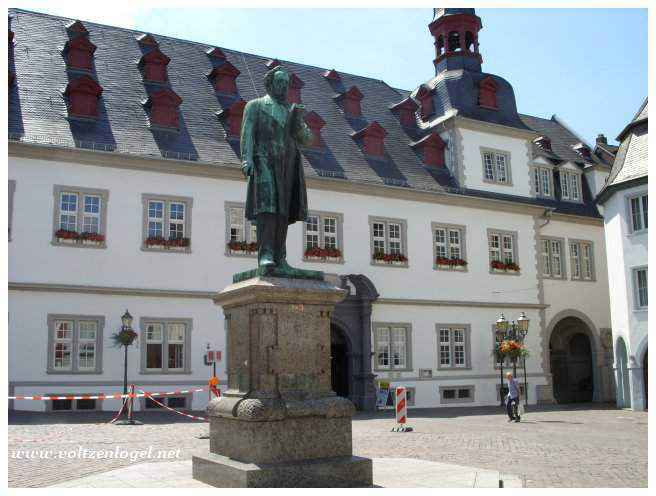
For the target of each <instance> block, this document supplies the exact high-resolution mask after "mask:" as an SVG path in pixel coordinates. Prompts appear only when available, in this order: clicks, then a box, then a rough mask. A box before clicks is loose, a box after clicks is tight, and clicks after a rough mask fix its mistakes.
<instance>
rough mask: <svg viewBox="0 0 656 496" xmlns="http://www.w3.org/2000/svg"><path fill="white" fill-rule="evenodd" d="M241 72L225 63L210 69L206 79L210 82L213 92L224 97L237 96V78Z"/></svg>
mask: <svg viewBox="0 0 656 496" xmlns="http://www.w3.org/2000/svg"><path fill="white" fill-rule="evenodd" d="M239 74H241V72H240V71H239V69H237V68H236V67H235V66H234V65H232V64H231V63H230V62H228V61H226V62H224V63H223V64H221V65H220V66H218V67H215V68H214V69H212V71H211V72H210V73H209V75H208V77H209V78H210V79H211V80H212V84H213V85H214V91H216V92H217V93H221V94H224V95H235V94H237V76H239Z"/></svg>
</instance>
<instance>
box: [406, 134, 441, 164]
mask: <svg viewBox="0 0 656 496" xmlns="http://www.w3.org/2000/svg"><path fill="white" fill-rule="evenodd" d="M410 147H412V149H413V150H416V151H418V152H419V153H420V154H421V157H422V161H423V162H424V165H428V166H431V167H444V164H445V161H444V150H445V148H446V143H445V142H444V140H442V138H441V137H440V135H439V134H437V133H436V132H431V133H430V134H427V135H426V136H424V137H423V138H421V139H420V140H418V141H415V142H413V143H410Z"/></svg>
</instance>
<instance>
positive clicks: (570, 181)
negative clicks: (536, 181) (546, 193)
mask: <svg viewBox="0 0 656 496" xmlns="http://www.w3.org/2000/svg"><path fill="white" fill-rule="evenodd" d="M560 196H561V198H562V199H563V200H569V201H577V202H580V201H582V200H581V198H582V197H581V174H580V173H578V172H574V171H569V170H561V171H560Z"/></svg>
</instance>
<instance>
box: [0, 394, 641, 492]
mask: <svg viewBox="0 0 656 496" xmlns="http://www.w3.org/2000/svg"><path fill="white" fill-rule="evenodd" d="M110 418H111V414H110V413H102V412H75V413H49V414H45V413H32V412H10V413H9V432H8V436H9V440H8V442H9V487H44V486H50V485H53V484H57V483H62V482H65V481H68V480H71V479H76V478H79V477H84V476H86V475H91V474H96V473H101V472H106V471H109V470H113V469H116V468H119V467H125V466H128V465H130V464H132V463H142V462H144V461H151V462H162V460H161V459H157V458H152V459H150V460H143V459H138V460H136V461H130V460H129V459H100V460H98V459H89V458H86V459H85V458H82V459H80V458H67V457H64V458H52V457H53V456H55V455H53V453H57V452H59V451H60V450H65V451H71V450H79V449H80V448H79V447H80V446H81V447H82V449H88V450H110V451H113V450H115V449H116V446H120V448H121V449H125V450H128V451H129V450H144V449H148V448H149V447H151V446H152V450H153V452H157V450H176V449H178V448H179V449H180V456H179V457H178V458H172V459H171V461H179V460H187V459H190V457H191V453H192V451H194V450H198V449H203V448H205V447H206V446H207V445H208V440H207V439H199V438H198V437H199V436H202V435H203V434H207V431H208V424H205V423H201V422H197V421H196V422H195V421H191V420H187V419H185V418H183V417H180V416H175V415H174V414H171V413H167V412H150V411H149V412H145V413H141V412H139V413H138V414H137V418H138V419H140V420H143V421H144V422H145V423H144V425H141V426H117V425H108V424H107V423H106V422H107V421H108V420H109V419H110ZM409 423H410V425H412V427H413V428H414V431H413V432H409V433H400V432H391V431H390V429H391V428H392V427H393V425H394V420H393V416H392V414H391V412H378V413H376V414H357V415H356V416H355V418H354V422H353V448H354V449H353V451H354V454H355V455H359V456H367V457H372V458H418V459H423V460H431V461H436V462H442V463H451V464H458V465H466V466H470V467H479V468H481V469H489V470H498V471H500V472H502V473H503V472H507V473H513V474H521V475H522V476H523V477H524V478H525V483H526V485H527V486H528V487H647V413H646V412H632V411H627V410H617V409H615V408H613V407H610V406H599V405H589V404H588V405H580V406H577V407H575V408H562V407H561V408H557V407H549V408H546V407H545V408H541V409H539V410H538V411H536V410H535V408H534V409H533V410H532V411H531V410H529V412H528V414H527V415H526V416H525V417H524V418H523V420H522V422H521V423H519V424H517V423H507V422H506V418H505V416H504V415H503V413H502V412H500V411H499V409H498V408H448V409H421V410H410V411H409ZM25 450H48V453H51V454H50V458H47V459H46V458H35V459H17V458H14V455H15V454H17V453H18V454H24V452H25ZM409 486H411V484H408V485H407V486H406V487H409Z"/></svg>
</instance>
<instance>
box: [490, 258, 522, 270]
mask: <svg viewBox="0 0 656 496" xmlns="http://www.w3.org/2000/svg"><path fill="white" fill-rule="evenodd" d="M490 267H491V268H493V269H496V270H512V271H515V272H519V265H517V264H516V263H514V262H507V263H506V262H502V261H501V260H492V261H491V262H490Z"/></svg>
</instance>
